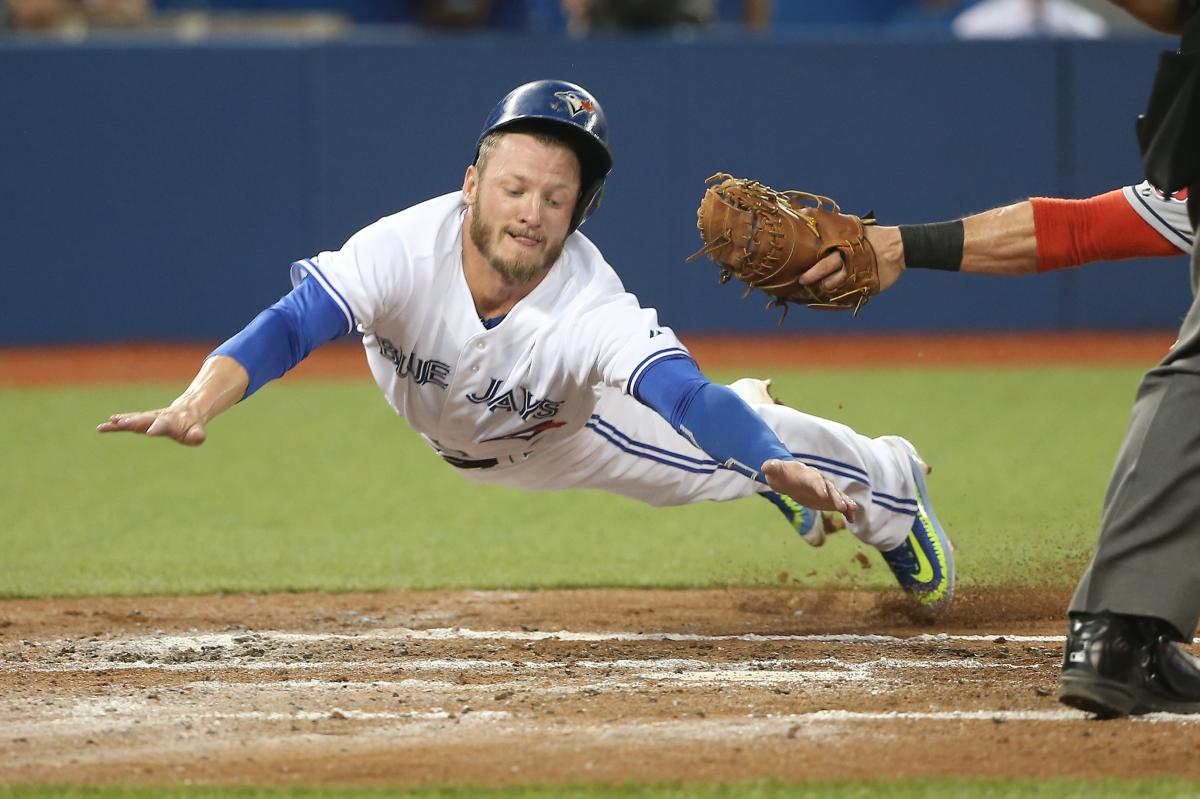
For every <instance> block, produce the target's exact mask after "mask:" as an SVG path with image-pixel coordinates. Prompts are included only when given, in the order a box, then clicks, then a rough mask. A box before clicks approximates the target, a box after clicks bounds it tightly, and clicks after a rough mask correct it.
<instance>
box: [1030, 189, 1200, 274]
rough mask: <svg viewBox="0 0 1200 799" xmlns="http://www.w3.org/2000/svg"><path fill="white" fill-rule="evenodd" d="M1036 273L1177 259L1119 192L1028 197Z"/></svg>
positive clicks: (1170, 246)
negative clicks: (1097, 264) (1096, 263)
mask: <svg viewBox="0 0 1200 799" xmlns="http://www.w3.org/2000/svg"><path fill="white" fill-rule="evenodd" d="M1029 202H1030V204H1031V205H1032V206H1033V226H1034V230H1035V231H1036V235H1037V249H1038V263H1037V270H1038V271H1039V272H1049V271H1050V270H1052V269H1062V268H1064V267H1067V266H1079V265H1080V264H1086V263H1091V262H1093V261H1118V260H1120V259H1122V258H1147V257H1151V256H1154V257H1158V256H1166V255H1179V249H1178V248H1177V247H1176V246H1175V245H1174V244H1171V242H1169V241H1167V240H1166V239H1165V238H1163V237H1162V236H1161V235H1159V233H1158V231H1156V230H1155V229H1154V228H1152V227H1150V225H1148V224H1146V221H1145V220H1144V219H1142V218H1141V217H1140V216H1138V214H1137V212H1136V211H1134V210H1133V208H1131V207H1130V205H1129V203H1128V201H1126V199H1125V196H1124V195H1123V194H1122V193H1121V190H1120V189H1117V190H1115V191H1110V192H1107V193H1106V194H1101V195H1099V196H1096V197H1089V198H1088V199H1086V200H1060V199H1055V198H1050V197H1034V198H1032V199H1031V200H1030V201H1029Z"/></svg>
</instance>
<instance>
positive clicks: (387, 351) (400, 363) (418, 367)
mask: <svg viewBox="0 0 1200 799" xmlns="http://www.w3.org/2000/svg"><path fill="white" fill-rule="evenodd" d="M379 354H380V355H382V356H383V357H385V358H387V359H388V360H389V361H391V362H392V363H394V364H396V375H397V376H399V377H407V378H409V379H411V380H412V381H413V382H414V383H416V384H417V385H418V386H423V385H425V384H426V383H433V384H434V385H435V386H441V387H442V388H449V385H448V384H447V383H446V377H447V376H448V375H449V374H450V365H449V364H446V363H442V362H441V361H435V360H433V359H432V358H418V357H417V354H416V353H414V352H410V353H408V354H407V355H405V354H404V350H402V349H400V348H399V347H397V346H396V345H395V344H393V343H392V342H390V341H388V340H387V339H386V338H381V339H379Z"/></svg>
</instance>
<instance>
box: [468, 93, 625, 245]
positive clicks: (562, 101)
mask: <svg viewBox="0 0 1200 799" xmlns="http://www.w3.org/2000/svg"><path fill="white" fill-rule="evenodd" d="M531 120H540V121H544V122H547V123H551V124H554V125H556V126H558V127H560V128H561V129H562V130H564V131H565V132H567V134H568V136H569V137H570V140H571V141H572V142H574V145H575V146H574V147H573V149H574V150H575V154H576V155H577V156H579V167H580V172H579V178H580V193H579V201H578V202H577V203H576V204H575V213H574V214H573V215H572V217H571V230H572V231H574V230H575V229H576V228H577V227H579V226H580V225H582V224H583V223H584V221H585V220H586V219H587V218H588V217H589V216H591V215H592V212H593V211H595V210H596V209H597V208H599V207H600V195H601V194H603V193H604V179H605V178H606V177H607V176H608V172H609V170H610V169H612V163H613V159H612V153H611V152H609V150H608V121H607V120H606V119H605V118H604V109H602V108H601V107H600V103H599V102H597V101H596V98H595V97H593V96H592V93H591V92H589V91H588V90H587V89H585V88H583V87H582V86H577V85H576V84H574V83H568V82H566V81H564V80H536V81H533V82H532V83H526V84H524V85H522V86H518V87H517V88H515V89H513V90H512V91H511V92H509V93H508V96H507V97H505V98H504V99H503V100H501V101H500V103H499V104H498V105H497V106H496V107H495V108H493V109H492V113H490V114H489V115H488V118H487V121H486V122H484V123H483V132H481V133H480V134H479V139H478V141H476V143H475V160H476V161H478V160H479V147H480V145H481V144H483V140H484V138H485V137H486V136H487V135H488V134H489V133H492V132H494V131H497V130H501V129H503V128H507V127H509V126H511V125H515V124H517V123H521V122H529V121H531Z"/></svg>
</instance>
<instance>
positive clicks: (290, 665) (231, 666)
mask: <svg viewBox="0 0 1200 799" xmlns="http://www.w3.org/2000/svg"><path fill="white" fill-rule="evenodd" d="M813 665H831V666H835V667H837V668H839V669H844V670H846V671H847V672H870V671H875V670H898V669H937V668H941V669H999V670H1004V671H1011V670H1021V669H1037V668H1039V666H1038V665H1037V664H1014V663H989V662H987V661H983V660H978V659H974V658H966V659H964V658H955V659H948V660H927V659H905V658H890V657H881V658H877V659H875V660H869V661H860V662H855V661H842V660H838V659H837V658H818V659H810V660H797V659H793V658H779V659H771V660H752V661H733V662H727V663H719V662H712V661H706V660H697V659H682V658H656V659H647V660H637V659H630V658H622V659H619V660H578V661H570V662H568V661H544V660H479V659H466V658H455V659H448V658H435V659H419V658H404V659H402V660H397V661H383V660H354V661H343V660H325V661H313V660H303V661H286V660H260V659H257V658H247V657H230V658H228V659H226V660H203V661H192V662H187V663H158V662H154V661H147V660H138V661H133V662H130V661H125V660H120V661H116V660H88V661H70V662H67V663H49V664H46V663H38V664H29V663H25V664H20V665H17V664H8V665H7V667H6V668H0V671H5V670H9V671H20V672H24V673H62V672H94V671H168V672H185V673H186V672H193V673H196V672H213V671H343V672H351V673H353V672H362V671H391V672H395V673H403V672H421V671H454V672H471V673H473V674H494V673H497V672H500V673H511V672H539V671H541V672H547V671H566V670H571V669H582V670H605V671H607V670H613V669H617V670H621V671H640V672H643V673H646V674H647V676H653V673H654V672H668V673H667V674H665V676H666V677H667V678H671V677H672V674H670V673H669V672H680V673H682V672H689V673H690V672H696V673H713V674H730V673H733V672H739V671H745V672H748V673H755V672H766V671H773V672H779V668H780V667H781V666H791V667H796V668H797V669H798V668H799V667H803V666H813ZM779 673H781V674H789V673H795V672H779Z"/></svg>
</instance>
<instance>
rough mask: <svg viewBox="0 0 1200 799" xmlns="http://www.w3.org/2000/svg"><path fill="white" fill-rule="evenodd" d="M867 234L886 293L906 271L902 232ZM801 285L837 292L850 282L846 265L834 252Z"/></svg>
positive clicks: (806, 274) (869, 231)
mask: <svg viewBox="0 0 1200 799" xmlns="http://www.w3.org/2000/svg"><path fill="white" fill-rule="evenodd" d="M866 234H867V241H869V242H871V246H872V247H874V248H875V256H876V263H877V264H878V266H879V290H880V291H881V292H882V291H886V290H887V289H888V288H889V287H891V285H892V284H893V283H895V282H896V281H897V280H899V279H900V273H902V272H903V271H904V243H903V242H902V241H901V239H900V229H899V228H895V227H877V226H876V227H870V226H868V227H867V229H866ZM799 281H800V283H801V284H803V285H805V286H811V285H813V284H819V285H820V287H821V288H822V289H823V290H825V291H833V290H834V289H836V288H837V287H838V286H840V285H842V284H843V283H845V282H846V266H845V262H844V261H843V260H842V256H841V255H840V254H839V253H837V252H831V253H829V255H826V256H825V257H824V258H822V259H821V260H819V261H817V262H816V263H815V264H813V265H812V266H811V267H809V268H808V269H807V270H806V271H805V272H804V274H802V275H800V277H799Z"/></svg>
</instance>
